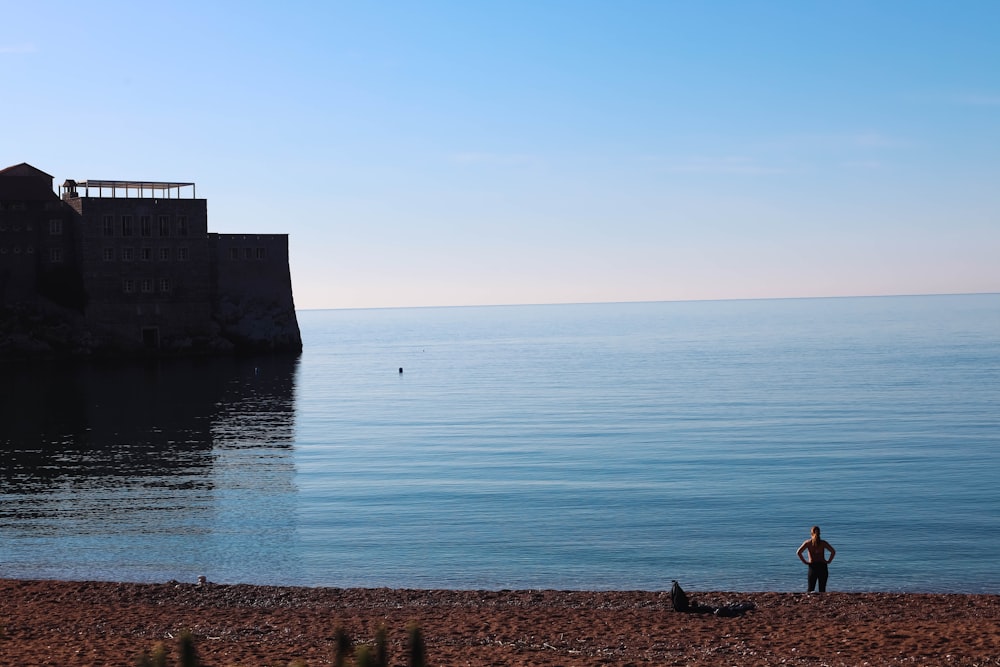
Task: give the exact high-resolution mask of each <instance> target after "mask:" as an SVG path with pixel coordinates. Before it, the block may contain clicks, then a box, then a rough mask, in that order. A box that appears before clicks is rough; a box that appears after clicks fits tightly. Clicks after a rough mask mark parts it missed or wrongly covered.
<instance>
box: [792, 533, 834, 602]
mask: <svg viewBox="0 0 1000 667" xmlns="http://www.w3.org/2000/svg"><path fill="white" fill-rule="evenodd" d="M810 533H812V537H810V538H809V539H808V540H806V541H805V542H803V543H802V546H801V547H799V550H798V551H797V552H795V553H796V555H798V557H799V560H800V561H802V562H803V563H805V564H806V565H808V566H809V592H810V593H812V592H813V589H814V588H816V584H817V583H818V584H819V592H820V593H825V592H826V580H827V578H828V577H829V576H830V572H829V570H828V569H827V565H828V564H829V563H830V562H831V561H832V560H833V557H834V556H836V555H837V550H836V549H834V548H833V547H832V546H831V545H830V543H829V542H827V541H826V540H824V539H822V538H821V537H820V536H819V526H813V527H812V530H811V531H810ZM807 551H808V552H809V560H806V559H805V558H804V557H803V556H802V554H803V553H805V552H807ZM827 551H829V552H830V557H829V558H827V557H826V552H827Z"/></svg>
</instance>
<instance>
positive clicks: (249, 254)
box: [243, 248, 253, 259]
mask: <svg viewBox="0 0 1000 667" xmlns="http://www.w3.org/2000/svg"><path fill="white" fill-rule="evenodd" d="M243 259H253V248H243Z"/></svg>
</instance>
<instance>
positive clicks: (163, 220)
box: [160, 215, 170, 236]
mask: <svg viewBox="0 0 1000 667" xmlns="http://www.w3.org/2000/svg"><path fill="white" fill-rule="evenodd" d="M160 236H170V216H169V215H161V216H160Z"/></svg>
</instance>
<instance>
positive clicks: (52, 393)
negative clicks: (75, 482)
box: [0, 357, 298, 491]
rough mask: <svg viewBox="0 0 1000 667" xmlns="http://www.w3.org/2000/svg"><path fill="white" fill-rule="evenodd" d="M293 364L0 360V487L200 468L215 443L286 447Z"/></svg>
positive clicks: (274, 360)
mask: <svg viewBox="0 0 1000 667" xmlns="http://www.w3.org/2000/svg"><path fill="white" fill-rule="evenodd" d="M297 364H298V361H297V360H296V359H290V358H285V357H264V358H255V359H240V358H228V357H227V358H221V359H210V360H207V359H199V360H173V361H170V362H157V363H150V364H139V365H135V364H130V365H121V366H112V367H107V366H100V367H97V366H90V365H81V366H55V365H46V366H45V367H43V368H41V369H40V368H38V367H33V368H30V369H29V368H25V367H21V366H12V367H8V368H5V369H4V372H5V381H4V382H3V383H0V452H2V453H3V464H2V469H3V476H2V478H0V483H2V484H3V485H4V486H5V487H6V489H5V490H8V491H9V490H10V489H11V488H12V487H13V488H20V489H21V490H25V491H31V490H33V489H34V490H44V489H45V487H46V486H49V485H50V484H51V483H54V482H55V481H56V480H61V481H65V480H67V479H79V480H86V479H87V478H99V477H106V478H109V479H110V478H117V479H119V480H120V482H121V483H124V484H129V483H132V482H136V483H145V482H144V481H142V480H143V479H144V478H147V477H161V478H169V477H170V475H171V474H172V472H176V471H177V470H179V469H182V468H183V469H184V470H185V471H188V472H192V471H197V470H198V469H199V468H202V467H205V468H208V467H210V466H211V463H212V460H213V458H212V451H213V449H217V448H219V447H243V446H265V447H269V448H274V449H276V450H282V449H289V448H291V446H292V441H293V437H294V416H295V405H294V395H295V373H296V369H297ZM245 421H252V423H253V428H252V429H246V428H245V426H246V423H245ZM196 476H197V475H196ZM206 483H207V482H206Z"/></svg>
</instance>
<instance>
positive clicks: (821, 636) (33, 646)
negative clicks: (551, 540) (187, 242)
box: [0, 579, 1000, 667]
mask: <svg viewBox="0 0 1000 667" xmlns="http://www.w3.org/2000/svg"><path fill="white" fill-rule="evenodd" d="M689 594H690V595H691V597H692V598H693V599H694V601H695V602H696V603H700V604H703V605H709V606H716V607H722V606H727V605H734V606H735V605H743V606H745V607H749V606H752V609H749V610H748V611H745V613H742V615H738V616H732V617H725V616H717V615H714V614H710V613H686V614H685V613H679V612H675V611H674V610H673V608H672V606H671V604H670V595H669V593H667V592H666V591H663V592H646V591H625V592H618V591H615V592H576V591H446V590H390V589H333V588H296V587H269V586H249V585H216V584H207V585H204V586H198V585H195V584H193V583H176V582H170V583H165V584H128V583H107V582H64V581H22V580H9V579H8V580H5V579H0V665H3V666H6V665H18V666H23V665H48V664H51V665H132V664H135V659H136V657H137V656H138V655H139V654H140V652H141V651H143V650H149V649H151V648H152V647H153V645H154V644H156V643H157V642H161V641H162V642H165V643H166V645H167V646H168V648H169V649H170V650H171V651H173V650H174V648H175V646H176V638H177V637H178V635H179V634H180V633H181V632H182V631H184V630H190V631H191V632H192V633H193V635H194V638H195V642H196V648H197V651H198V654H199V656H200V659H201V662H202V664H203V665H206V666H209V667H214V666H219V667H224V666H228V665H241V666H243V667H258V666H263V665H274V666H281V667H287V666H288V665H289V664H290V663H292V662H294V661H300V664H303V665H310V666H311V665H329V664H331V663H332V661H333V657H334V644H333V640H332V638H333V635H334V632H335V630H336V629H337V628H343V629H345V630H346V631H347V632H348V633H349V635H350V636H351V637H352V638H353V639H354V640H355V642H357V643H366V642H371V641H373V638H374V636H375V633H376V632H377V630H378V629H379V627H381V626H384V627H385V628H386V630H387V632H388V637H389V645H390V661H389V662H390V664H391V665H400V666H402V665H406V653H405V648H406V637H407V633H406V628H407V626H408V625H409V624H411V623H415V624H417V625H418V626H419V627H420V629H421V630H422V631H423V633H424V636H425V640H426V645H427V663H428V664H429V665H437V666H444V665H465V666H471V667H486V666H488V665H489V666H493V665H497V666H500V665H510V666H515V667H516V666H529V665H538V666H542V665H544V666H549V665H704V666H709V667H714V666H720V667H721V666H727V667H728V666H730V665H751V666H754V665H810V666H812V667H819V666H822V665H828V666H831V667H836V666H840V665H869V666H878V665H914V664H917V665H994V666H1000V596H997V595H958V594H949V595H939V594H922V593H921V594H916V593H907V594H898V593H836V592H833V593H825V594H814V595H807V594H799V593H718V592H715V593H702V592H696V591H695V592H692V591H689ZM170 664H175V663H174V662H173V661H171V662H170Z"/></svg>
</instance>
